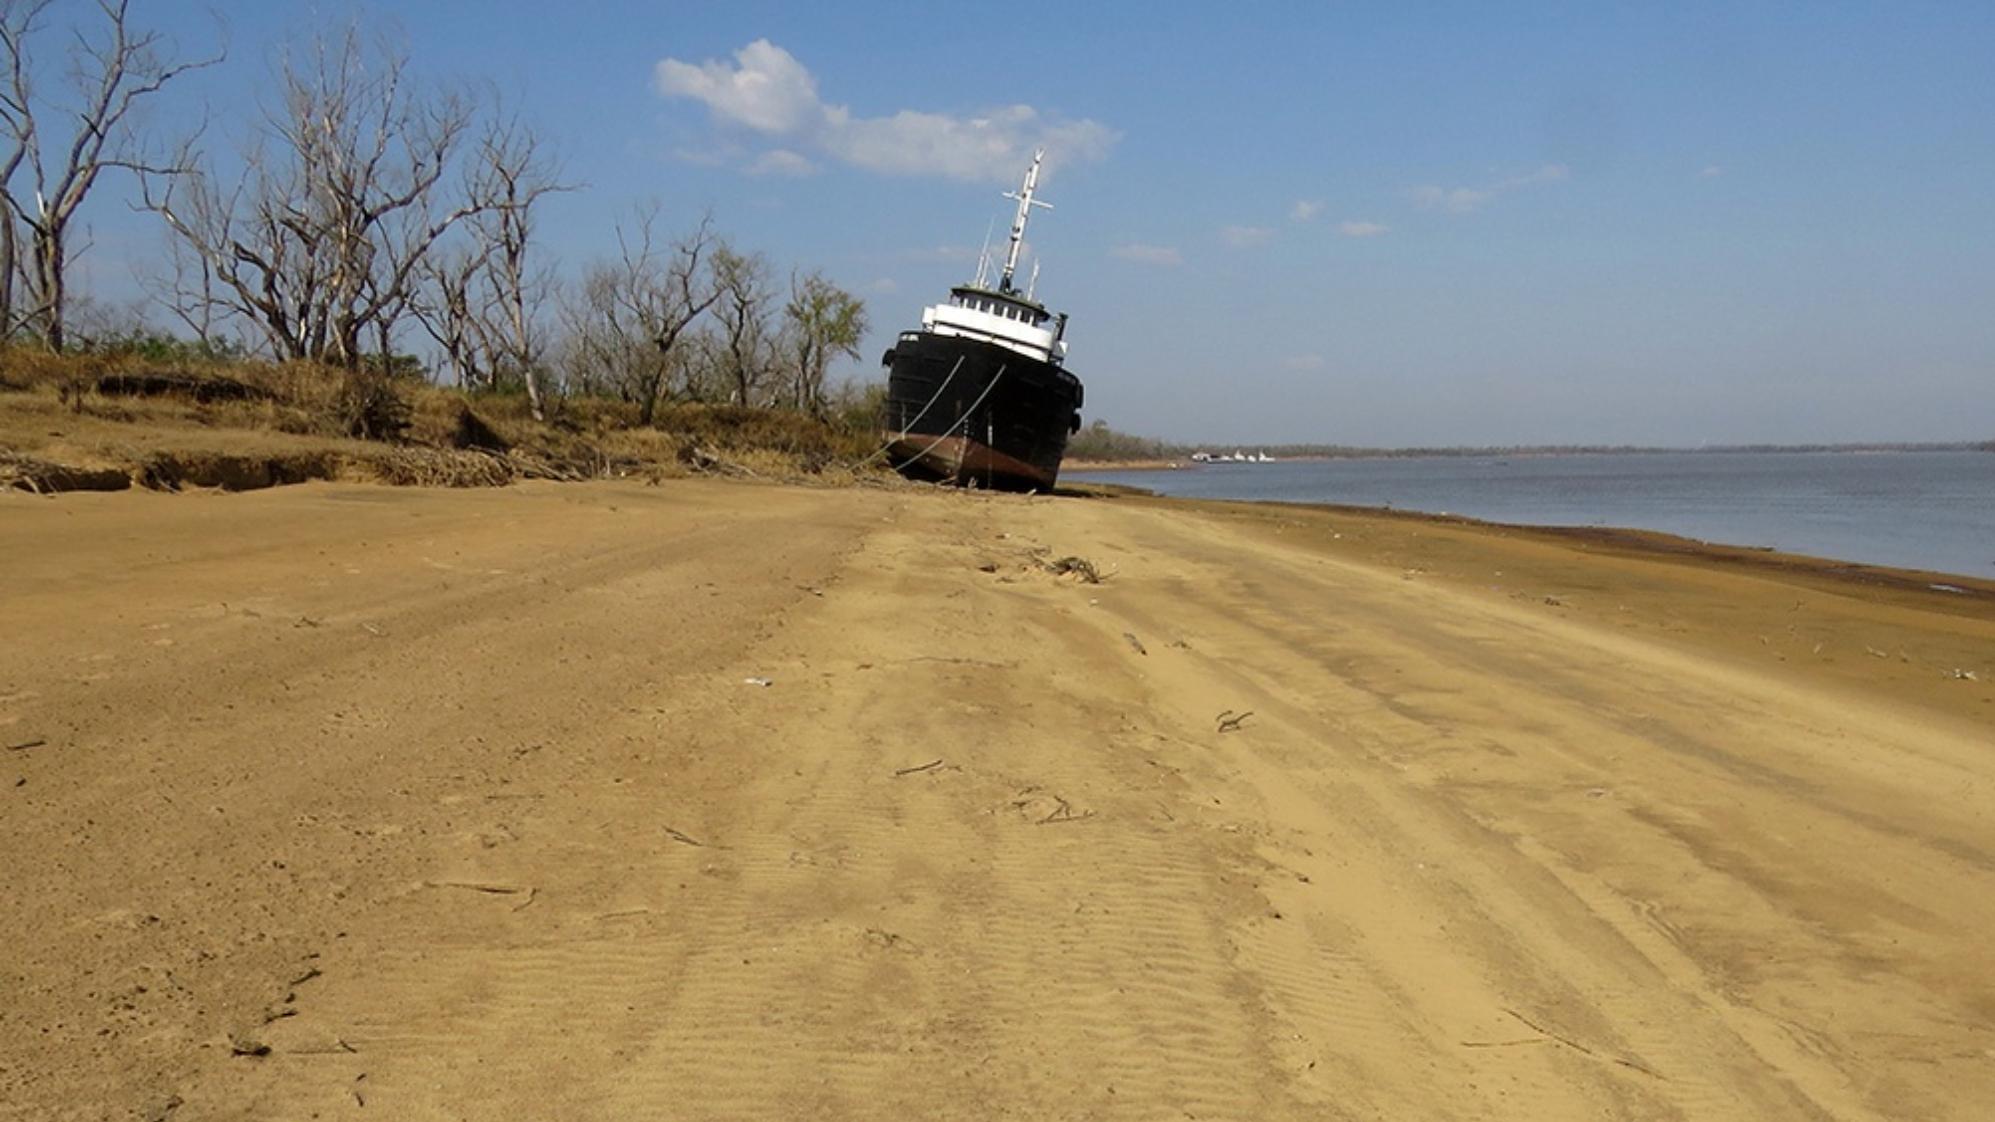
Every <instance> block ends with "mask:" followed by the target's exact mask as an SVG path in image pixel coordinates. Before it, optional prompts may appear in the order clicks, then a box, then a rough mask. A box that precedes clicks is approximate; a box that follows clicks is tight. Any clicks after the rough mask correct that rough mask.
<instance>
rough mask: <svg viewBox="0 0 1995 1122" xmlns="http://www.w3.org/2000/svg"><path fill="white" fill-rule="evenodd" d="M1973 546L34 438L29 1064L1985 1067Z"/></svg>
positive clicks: (1985, 923)
mask: <svg viewBox="0 0 1995 1122" xmlns="http://www.w3.org/2000/svg"><path fill="white" fill-rule="evenodd" d="M1070 556H1071V557H1079V558H1084V559H1085V560H1086V561H1088V562H1089V563H1090V564H1091V565H1092V566H1093V567H1094V569H1095V570H1096V571H1097V572H1098V573H1099V574H1100V575H1101V576H1102V577H1103V579H1102V580H1101V581H1100V582H1099V583H1089V582H1088V581H1087V580H1085V579H1084V578H1083V577H1082V576H1080V575H1078V574H1076V573H1072V572H1069V573H1065V574H1057V573H1055V572H1053V571H1052V570H1051V569H1050V568H1049V567H1048V564H1047V563H1048V562H1052V561H1057V560H1058V559H1060V558H1064V557H1070ZM1933 583H1935V581H1934V580H1932V579H1928V578H1926V577H1923V576H1920V575H1918V574H1902V573H1892V572H1888V571H1881V570H1852V569H1849V568H1847V567H1842V566H1835V565H1829V564H1823V563H1812V562H1807V561H1803V560H1794V559H1789V558H1784V557H1781V556H1780V555H1776V554H1765V553H1753V552H1750V551H1722V550H1701V549H1697V548H1694V547H1691V546H1688V545H1686V544H1684V543H1680V542H1673V541H1669V540H1665V539H1658V538H1654V537H1651V536H1647V535H1640V534H1614V533H1602V532H1569V533H1563V534H1561V533H1554V532H1539V531H1525V530H1504V529H1499V528H1491V527H1487V526H1479V525H1472V524H1465V523H1460V522H1449V521H1445V520H1435V519H1423V518H1414V517H1394V516H1390V515H1381V514H1361V513H1357V512H1350V511H1328V510H1312V509H1303V508H1285V507H1266V506H1227V505H1219V504H1196V503H1183V502H1178V503H1174V502H1166V501H1159V500H1148V499H1140V498H1132V497H1121V498H1092V499H1090V498H1049V497H1036V498H1020V497H1012V496H992V495H981V494H971V493H946V492H934V491H929V490H925V489H893V488H864V487H854V488H845V489H829V488H821V489H813V488H803V487H778V486H768V485H760V484H755V483H746V482H718V481H709V480H684V481H668V482H666V483H665V484H664V485H661V486H643V485H638V484H631V485H618V484H601V485H594V484H591V485H556V484H528V485H521V486H517V487H511V488H503V489H484V490H468V491H448V490H428V489H415V488H410V489H392V488H383V487H371V486H364V485H344V484H308V485H304V486H297V487H281V488H274V489H270V490H265V491H259V492H254V493H247V494H214V493H195V494H180V495H169V494H159V493H153V492H145V491H132V492H123V493H117V494H75V495H65V496H61V497H58V498H54V499H45V498H37V497H32V496H28V495H25V494H0V620H3V621H4V627H3V628H0V633H4V635H5V639H6V642H5V643H4V644H0V808H4V809H3V810H0V863H4V867H5V868H6V870H7V871H6V877H5V882H4V889H0V901H4V903H0V947H4V948H5V950H4V953H0V1117H4V1118H9V1119H15V1118H18V1119H37V1120H44V1119H100V1118H142V1119H148V1120H154V1122H161V1120H166V1119H172V1120H173V1122H192V1120H207V1119H269V1118H321V1119H334V1118H368V1117H385V1118H394V1119H458V1118H520V1119H527V1118H561V1119H595V1118H602V1119H612V1118H616V1119H621V1118H674V1119H743V1118H758V1119H777V1118H852V1119H916V1118H923V1119H956V1118H961V1119H986V1118H1021V1119H1056V1118H1058V1119H1069V1118H1071V1119H1084V1118H1086V1119H1121V1118H1127V1119H1160V1118H1198V1119H1224V1118H1233V1119H1287V1118H1295V1119H1303V1118H1307V1119H1326V1118H1329V1119H1338V1118H1349V1119H1442V1118H1450V1119H1538V1120H1564V1119H1575V1120H1576V1119H1598V1118H1627V1119H1675V1118H1680V1119H1961V1120H1968V1119H1980V1118H1985V1117H1986V1116H1987V1114H1988V1106H1989V1104H1990V1103H1995V942H1991V940H1990V936H1989V933H1990V932H1991V931H1995V814H1991V813H1990V810H1989V808H1990V806H1991V802H1990V798H1991V792H1995V750H1991V745H1995V586H1990V585H1987V584H1983V583H1975V582H1970V581H1965V580H1954V581H1951V582H1948V583H1949V585H1950V589H1934V588H1932V587H1930V586H1931V585H1932V584H1933Z"/></svg>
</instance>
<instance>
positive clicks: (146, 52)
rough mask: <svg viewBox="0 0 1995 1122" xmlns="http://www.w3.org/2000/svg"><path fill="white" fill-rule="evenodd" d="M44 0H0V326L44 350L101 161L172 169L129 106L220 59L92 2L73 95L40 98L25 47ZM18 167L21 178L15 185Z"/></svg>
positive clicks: (111, 3)
mask: <svg viewBox="0 0 1995 1122" xmlns="http://www.w3.org/2000/svg"><path fill="white" fill-rule="evenodd" d="M51 2H52V0H0V67H4V68H5V72H6V73H5V81H4V87H5V88H4V90H0V128H4V129H5V130H6V138H5V143H6V145H7V147H6V149H5V151H4V153H0V186H4V188H5V199H6V207H5V209H6V212H7V213H6V215H5V219H6V220H5V221H4V222H0V259H4V264H5V265H6V266H8V269H7V277H8V280H7V281H6V282H0V327H4V328H5V329H6V331H7V332H8V333H11V332H12V331H13V330H14V329H15V328H17V327H19V326H27V327H29V328H31V329H33V330H35V331H36V332H37V333H38V334H39V335H40V336H41V337H42V340H43V341H44V343H46V345H47V346H48V347H49V349H50V350H56V351H59V350H61V349H62V348H63V344H64V341H65V329H64V312H65V311H66V309H67V306H68V302H69V288H68V278H69V267H70V265H71V264H73V263H74V261H75V255H76V252H77V247H75V246H73V245H72V244H71V239H70V228H71V225H72V223H73V222H74V221H75V219H76V214H77V210H78V208H80V207H81V206H82V205H83V202H84V200H85V199H86V198H88V197H89V195H90V191H91V188H93V187H95V186H96V184H97V180H98V177H99V176H100V175H102V174H103V172H105V171H106V170H108V169H125V170H128V171H135V172H139V173H141V174H143V173H161V172H166V171H170V170H174V169H173V168H172V167H171V166H170V165H166V164H163V163H160V162H158V161H156V160H154V159H153V158H151V157H148V156H147V155H146V153H145V151H144V146H143V144H142V143H141V142H140V141H139V140H138V139H137V138H136V137H135V135H134V133H133V130H132V128H131V124H132V114H133V112H134V111H135V110H137V109H138V108H139V107H140V106H141V105H142V103H144V102H145V100H146V99H147V98H150V97H152V96H153V95H154V94H157V93H158V92H160V91H161V90H162V89H164V88H165V87H166V86H167V84H168V83H170V82H172V81H173V80H174V79H175V78H178V77H180V76H181V75H183V74H185V73H187V72H189V71H192V70H199V69H201V68H203V67H207V66H212V65H214V64H215V63H217V62H220V61H221V58H222V55H221V54H220V53H217V54H215V55H214V56H212V57H208V58H203V59H197V60H194V61H177V60H175V59H174V58H172V57H171V56H170V54H169V53H168V52H167V51H166V49H165V37H164V36H163V35H161V34H160V33H159V32H156V31H138V30H135V29H133V28H132V26H131V23H130V19H129V12H128V9H129V7H130V3H129V0H96V3H95V5H94V7H95V9H96V13H95V17H94V18H95V19H96V20H97V21H98V23H99V26H98V28H97V29H96V30H95V32H94V34H93V33H89V32H85V31H82V30H79V31H78V32H77V33H76V35H75V38H74V43H73V45H72V47H71V50H70V77H71V82H72V84H73V86H74V90H73V91H72V92H73V94H74V95H75V100H74V101H73V102H70V103H64V104H53V105H52V104H50V103H48V102H46V101H44V100H43V99H42V98H41V97H40V96H39V95H38V93H37V91H36V89H35V80H34V79H35V75H34V68H33V65H32V63H31V61H30V59H29V48H30V45H31V43H32V41H33V40H34V38H35V36H36V34H37V33H38V32H39V31H40V30H41V26H42V24H41V20H42V17H43V15H44V14H45V13H46V12H47V10H48V8H49V7H50V5H51ZM56 121H61V122H65V123H70V122H73V125H72V126H71V127H72V128H73V131H72V132H70V133H69V134H68V136H67V139H66V140H65V139H63V138H62V136H61V134H54V135H45V130H44V126H45V125H49V126H51V127H54V125H53V123H54V122H56ZM24 165H25V167H26V168H27V182H26V183H23V184H18V185H17V184H16V183H15V178H16V175H17V174H18V173H19V172H20V170H21V168H22V167H23V166H24ZM16 222H18V223H19V224H20V226H21V227H25V230H26V233H27V242H28V245H27V249H28V253H27V256H26V257H25V259H23V258H22V256H21V253H20V243H19V232H20V231H19V230H17V228H16V225H15V224H16ZM17 275H18V277H19V278H20V280H21V282H22V290H21V293H20V295H22V296H24V297H25V298H26V300H25V304H23V305H21V306H18V307H17V301H16V294H15V291H14V289H13V287H12V280H13V278H14V277H15V276H17Z"/></svg>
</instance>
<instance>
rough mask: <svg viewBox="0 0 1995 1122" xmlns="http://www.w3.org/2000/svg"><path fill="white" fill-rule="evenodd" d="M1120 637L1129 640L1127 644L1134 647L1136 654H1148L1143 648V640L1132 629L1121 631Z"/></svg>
mask: <svg viewBox="0 0 1995 1122" xmlns="http://www.w3.org/2000/svg"><path fill="white" fill-rule="evenodd" d="M1122 637H1123V638H1124V639H1127V640H1129V645H1130V646H1131V647H1133V648H1135V650H1136V653H1137V654H1140V655H1148V654H1149V653H1150V652H1149V651H1146V650H1144V649H1143V640H1141V639H1138V638H1137V637H1136V633H1135V632H1134V631H1125V632H1123V633H1122Z"/></svg>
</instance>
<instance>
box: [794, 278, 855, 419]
mask: <svg viewBox="0 0 1995 1122" xmlns="http://www.w3.org/2000/svg"><path fill="white" fill-rule="evenodd" d="M783 317H784V325H783V326H784V330H783V343H784V352H785V355H784V357H785V360H786V362H787V364H788V366H789V369H788V371H787V372H788V374H789V375H790V379H791V387H790V390H791V394H792V396H793V404H794V405H795V407H796V408H798V409H801V410H803V411H805V412H808V413H811V414H813V415H820V416H821V415H822V414H823V412H824V378H825V373H826V372H827V371H828V370H829V369H830V366H831V361H832V359H834V358H836V357H838V356H839V355H846V356H848V357H851V358H858V357H859V340H860V339H861V338H862V337H863V336H864V335H865V334H866V303H865V301H863V300H861V299H860V298H859V297H857V296H854V295H853V294H851V293H850V292H847V291H845V290H844V289H842V288H840V287H838V286H837V285H835V284H833V283H831V281H829V280H827V279H825V277H824V275H823V274H822V273H818V272H809V273H804V274H801V275H799V274H796V273H791V274H790V300H789V303H788V304H787V305H785V306H784V308H783Z"/></svg>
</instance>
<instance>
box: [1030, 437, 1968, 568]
mask: <svg viewBox="0 0 1995 1122" xmlns="http://www.w3.org/2000/svg"><path fill="white" fill-rule="evenodd" d="M1061 478H1062V479H1063V480H1065V479H1071V480H1074V481H1084V480H1085V481H1096V482H1109V483H1126V484H1128V485H1130V486H1133V487H1143V488H1146V489H1148V490H1151V491H1155V492H1157V493H1159V494H1163V495H1175V496H1183V497H1187V498H1201V499H1257V500H1268V501H1275V502H1297V503H1340V504H1346V505H1351V506H1373V507H1394V508H1397V509H1401V510H1417V511H1425V512H1429V513H1445V514H1461V515H1467V516H1469V517H1471V518H1480V519H1485V520H1488V521H1492V522H1510V523H1519V524H1525V525H1543V526H1623V527H1631V528H1636V529H1644V530H1661V531H1664V532H1666V533H1671V534H1680V535H1683V536H1685V537H1691V538H1698V539H1701V540H1703V541H1709V542H1722V543H1724V544H1727V545H1743V546H1766V547H1771V548H1774V549H1779V550H1783V551H1786V552H1790V553H1806V554H1812V555H1814V556H1817V557H1830V558H1835V559H1837V560H1843V561H1862V562H1868V563H1871V564H1877V565H1896V566H1901V567H1904V568H1911V569H1930V570H1934V571H1936V572H1942V573H1959V574H1965V575H1969V576H1977V577H1986V578H1995V454H1991V453H1987V452H1888V453H1867V452H1866V453H1859V452H1682V453H1629V454H1618V455H1555V456H1494V457H1481V456H1434V457H1409V458H1394V459H1383V458H1381V459H1356V460H1292V461H1284V462H1280V463H1267V464H1213V465H1204V466H1190V467H1187V468H1185V469H1183V470H1178V471H1121V472H1117V471H1100V472H1068V473H1064V474H1063V475H1062V477H1061Z"/></svg>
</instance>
